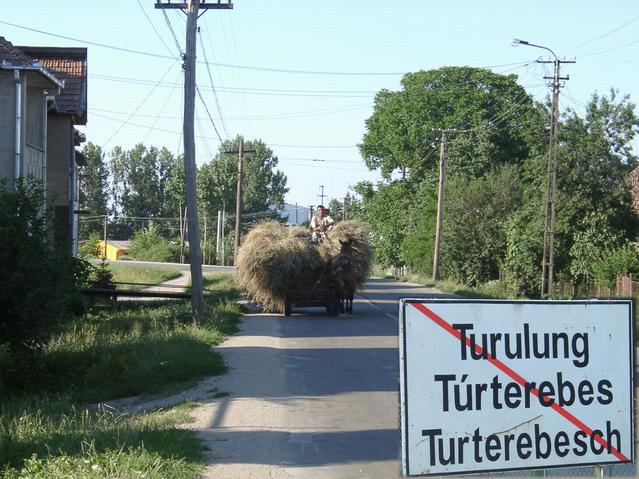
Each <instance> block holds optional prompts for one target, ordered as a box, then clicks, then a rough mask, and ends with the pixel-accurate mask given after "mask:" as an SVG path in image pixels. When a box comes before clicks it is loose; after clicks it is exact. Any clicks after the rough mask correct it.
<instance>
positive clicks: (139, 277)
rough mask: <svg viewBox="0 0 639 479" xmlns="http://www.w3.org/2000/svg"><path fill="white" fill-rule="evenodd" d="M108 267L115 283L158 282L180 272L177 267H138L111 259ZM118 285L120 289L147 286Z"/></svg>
mask: <svg viewBox="0 0 639 479" xmlns="http://www.w3.org/2000/svg"><path fill="white" fill-rule="evenodd" d="M109 269H110V270H111V272H112V273H113V281H114V282H116V283H147V284H159V283H163V282H164V281H168V280H169V279H173V278H177V277H179V276H180V275H181V274H182V273H181V272H180V270H179V268H177V267H170V266H167V267H157V268H156V267H150V266H148V267H140V266H133V265H130V264H126V263H115V262H113V261H112V262H111V263H109ZM118 287H119V288H120V289H144V288H146V287H147V286H136V285H129V284H125V285H119V286H118Z"/></svg>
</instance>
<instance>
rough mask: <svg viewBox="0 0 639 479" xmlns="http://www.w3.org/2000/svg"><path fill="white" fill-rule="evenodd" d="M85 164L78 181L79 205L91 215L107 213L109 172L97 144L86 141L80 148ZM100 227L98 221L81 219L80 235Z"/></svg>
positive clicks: (83, 236)
mask: <svg viewBox="0 0 639 479" xmlns="http://www.w3.org/2000/svg"><path fill="white" fill-rule="evenodd" d="M82 153H83V154H84V156H85V158H86V160H87V164H86V166H85V167H83V168H82V175H81V181H80V205H82V208H83V209H86V210H88V211H89V215H91V216H100V215H106V214H107V213H108V197H109V172H108V169H107V165H106V163H105V161H104V152H103V151H102V148H101V147H99V146H98V145H94V144H93V143H91V142H88V143H87V144H86V145H84V148H83V149H82ZM101 229H102V224H101V223H100V222H99V221H86V222H84V221H81V223H80V237H82V238H86V237H87V236H89V234H90V233H92V232H98V231H100V230H101Z"/></svg>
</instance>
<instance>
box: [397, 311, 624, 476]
mask: <svg viewBox="0 0 639 479" xmlns="http://www.w3.org/2000/svg"><path fill="white" fill-rule="evenodd" d="M632 309H633V308H632V302H631V301H478V300H441V299H433V300H403V301H402V302H401V303H400V378H401V381H400V382H401V387H400V390H401V429H402V469H403V473H404V474H405V475H422V474H424V475H435V474H438V475H439V474H463V473H479V472H497V471H507V470H519V469H541V468H543V469H548V468H551V467H569V466H584V465H593V464H608V463H618V462H632V461H633V459H634V451H633V444H634V443H633V440H634V439H633V416H632V404H633V371H634V369H633V354H632V352H633V327H632V325H633V311H632Z"/></svg>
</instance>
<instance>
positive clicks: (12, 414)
mask: <svg viewBox="0 0 639 479" xmlns="http://www.w3.org/2000/svg"><path fill="white" fill-rule="evenodd" d="M194 405H195V404H194V403H188V404H183V405H180V406H176V407H174V408H171V409H170V410H165V411H156V412H151V413H147V414H139V415H127V414H123V413H121V412H119V411H117V410H114V409H112V408H106V407H100V408H98V409H97V410H95V411H90V410H89V409H78V408H77V407H75V406H71V405H69V403H68V402H67V401H65V400H64V399H63V398H56V399H32V400H30V401H27V402H25V401H22V402H20V401H13V402H8V401H5V402H4V403H3V404H2V406H0V412H1V413H2V415H1V419H0V438H2V441H0V457H1V458H3V462H4V464H3V465H2V466H0V475H1V476H2V477H5V478H7V479H14V478H27V477H28V478H43V479H44V478H47V479H48V478H53V479H55V478H67V477H73V478H114V479H115V478H124V477H127V478H128V477H149V478H166V477H171V478H192V477H194V476H197V475H198V474H199V473H200V472H201V471H202V469H203V463H202V452H203V448H202V444H201V443H200V442H199V440H198V439H197V438H196V437H195V435H194V434H193V433H191V432H190V431H186V430H182V429H178V428H177V427H176V425H178V424H183V423H187V422H190V421H191V418H190V416H189V414H188V409H189V408H191V407H193V406H194ZM7 438H10V440H7Z"/></svg>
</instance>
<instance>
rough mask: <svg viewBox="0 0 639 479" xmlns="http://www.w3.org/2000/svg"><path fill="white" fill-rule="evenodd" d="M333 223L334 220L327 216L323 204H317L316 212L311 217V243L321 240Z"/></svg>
mask: <svg viewBox="0 0 639 479" xmlns="http://www.w3.org/2000/svg"><path fill="white" fill-rule="evenodd" d="M334 224H335V220H334V219H333V218H331V217H330V216H329V214H328V212H327V210H326V208H324V205H317V214H316V215H315V216H313V218H311V224H310V227H311V232H312V233H311V241H312V242H313V243H319V242H320V241H322V239H324V238H326V233H328V232H329V231H330V230H331V228H333V225H334Z"/></svg>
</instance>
